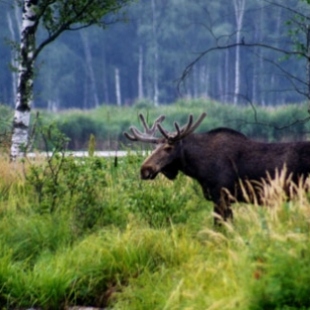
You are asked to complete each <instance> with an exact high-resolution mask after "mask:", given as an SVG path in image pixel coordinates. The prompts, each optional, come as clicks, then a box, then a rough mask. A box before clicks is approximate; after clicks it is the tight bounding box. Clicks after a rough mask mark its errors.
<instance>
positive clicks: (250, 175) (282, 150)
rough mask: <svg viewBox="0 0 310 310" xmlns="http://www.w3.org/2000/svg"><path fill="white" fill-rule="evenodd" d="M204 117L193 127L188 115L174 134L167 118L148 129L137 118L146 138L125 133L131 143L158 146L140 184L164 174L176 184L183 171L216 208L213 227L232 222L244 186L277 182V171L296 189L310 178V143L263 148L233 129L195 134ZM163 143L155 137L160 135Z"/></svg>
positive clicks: (143, 168)
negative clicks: (283, 172)
mask: <svg viewBox="0 0 310 310" xmlns="http://www.w3.org/2000/svg"><path fill="white" fill-rule="evenodd" d="M205 116H206V113H202V114H201V115H200V117H199V118H198V119H197V120H196V121H195V122H194V121H193V115H189V118H188V122H187V124H185V125H184V126H182V127H181V126H180V125H179V124H178V123H177V122H175V123H174V127H175V131H174V132H168V131H167V130H165V129H164V128H163V126H162V124H161V123H162V121H163V120H164V119H165V116H160V117H159V118H157V119H156V120H155V122H154V124H153V125H152V126H150V127H149V126H148V125H147V122H146V120H145V118H144V117H143V115H142V114H140V115H139V117H140V119H141V122H142V124H143V127H144V132H141V131H139V130H138V129H137V128H136V127H134V126H131V127H130V128H129V130H130V133H127V132H124V135H125V136H126V138H127V139H129V140H131V141H141V142H147V143H152V144H155V145H156V148H155V150H154V151H153V152H152V153H151V154H150V155H149V157H147V158H146V159H145V161H144V162H143V163H142V166H141V171H140V173H141V178H142V179H144V180H149V179H154V178H155V177H156V176H157V175H158V173H162V174H163V175H164V176H166V177H167V178H168V179H170V180H173V179H175V178H176V176H177V175H178V172H179V171H181V172H183V173H184V174H185V175H187V176H189V177H191V178H194V179H196V180H197V181H198V182H199V184H200V185H201V187H202V190H203V194H204V196H205V198H206V199H207V200H212V201H213V203H214V212H215V213H216V214H217V216H215V223H217V222H218V219H219V218H222V220H224V221H226V220H227V219H229V218H232V217H233V213H232V210H231V203H232V202H233V200H232V199H231V198H232V197H234V198H235V200H238V201H245V200H244V195H243V194H244V191H243V190H242V188H241V186H242V182H247V181H249V182H261V181H262V180H267V179H268V178H271V179H273V178H275V176H276V173H277V171H281V170H282V169H284V168H285V169H286V176H289V177H290V178H291V180H292V182H295V183H297V182H298V181H299V179H300V178H303V179H305V178H306V177H307V176H308V174H309V173H310V142H279V143H265V142H258V141H255V140H252V139H249V138H247V137H246V136H245V135H244V134H242V133H240V132H238V131H235V130H233V129H230V128H225V127H221V128H216V129H213V130H211V131H208V132H205V133H194V131H195V130H196V129H197V128H198V126H199V125H200V124H201V122H202V121H203V120H204V118H205ZM158 131H159V133H160V134H161V137H156V136H155V134H156V132H158Z"/></svg>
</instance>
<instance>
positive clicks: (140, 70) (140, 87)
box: [138, 45, 144, 100]
mask: <svg viewBox="0 0 310 310" xmlns="http://www.w3.org/2000/svg"><path fill="white" fill-rule="evenodd" d="M143 98H144V92H143V49H142V46H141V45H140V47H139V67H138V99H139V100H141V99H143Z"/></svg>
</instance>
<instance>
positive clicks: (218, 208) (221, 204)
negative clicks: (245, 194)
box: [213, 190, 233, 226]
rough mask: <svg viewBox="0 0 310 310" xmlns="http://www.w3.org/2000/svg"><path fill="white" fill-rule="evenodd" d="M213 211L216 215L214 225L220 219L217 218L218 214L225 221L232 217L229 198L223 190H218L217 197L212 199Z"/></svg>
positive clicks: (217, 224) (217, 223)
mask: <svg viewBox="0 0 310 310" xmlns="http://www.w3.org/2000/svg"><path fill="white" fill-rule="evenodd" d="M214 202H215V204H214V209H213V210H214V213H215V214H216V215H217V216H215V217H214V225H215V226H219V225H220V222H221V219H219V217H218V216H220V217H221V218H222V220H224V221H227V220H230V219H231V220H232V219H233V212H232V209H231V207H230V200H229V197H228V194H227V193H226V192H225V191H224V190H221V191H220V195H219V197H218V199H215V200H214Z"/></svg>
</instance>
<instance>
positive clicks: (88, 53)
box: [81, 31, 99, 108]
mask: <svg viewBox="0 0 310 310" xmlns="http://www.w3.org/2000/svg"><path fill="white" fill-rule="evenodd" d="M81 38H82V43H83V48H84V52H85V59H86V72H87V76H88V77H89V80H90V92H91V95H90V96H88V97H86V100H87V101H88V100H89V99H90V97H92V98H91V100H92V101H93V103H94V105H93V104H92V102H89V103H88V104H87V105H88V107H89V108H92V107H95V108H97V107H98V106H99V98H98V92H97V86H96V78H95V72H94V68H93V61H92V54H91V50H90V46H89V40H88V36H87V35H86V34H85V33H84V32H83V31H81Z"/></svg>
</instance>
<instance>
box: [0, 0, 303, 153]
mask: <svg viewBox="0 0 310 310" xmlns="http://www.w3.org/2000/svg"><path fill="white" fill-rule="evenodd" d="M0 5H1V6H2V10H1V11H0V17H1V19H0V23H1V25H0V26H1V29H2V32H1V40H0V53H1V59H2V61H1V63H0V70H1V72H2V74H1V76H0V102H1V103H4V104H6V105H8V106H9V107H13V106H14V102H15V96H16V80H17V75H16V72H15V71H14V70H11V68H10V66H11V65H14V64H15V65H16V50H15V49H14V48H12V44H13V43H12V42H18V39H19V27H20V23H21V15H20V14H21V12H20V10H19V9H18V7H16V6H15V7H13V8H12V7H11V6H10V3H9V2H6V1H3V2H1V4H0ZM308 11H309V5H308V4H307V1H296V0H289V1H286V2H285V4H282V3H281V2H280V1H278V2H277V1H272V2H270V1H260V0H247V1H245V0H234V1H228V0H220V1H213V2H208V3H206V2H205V1H202V0H199V1H195V2H190V1H185V0H171V1H169V2H167V1H161V0H152V1H147V0H141V1H137V2H133V3H132V4H131V5H129V6H126V8H125V9H124V16H125V21H122V22H116V23H113V24H111V25H109V26H108V27H107V28H104V29H102V28H98V27H91V28H86V29H82V30H80V31H71V32H67V33H64V34H63V35H62V36H60V37H59V38H58V39H57V40H56V41H55V42H53V43H52V44H50V45H49V46H48V47H47V49H46V50H45V51H44V53H42V54H41V56H40V57H39V60H38V61H37V62H36V78H35V83H34V86H35V87H34V100H33V108H34V109H43V110H46V111H50V112H57V111H60V110H66V109H71V111H70V112H69V113H70V116H69V117H68V114H66V115H65V117H63V116H64V114H63V113H62V114H53V117H52V118H53V119H57V120H58V121H59V118H61V119H62V121H61V125H60V127H61V129H62V130H63V131H64V132H65V133H66V134H67V135H69V136H70V138H71V141H72V142H71V148H73V149H77V148H79V149H80V148H83V147H85V145H86V142H87V140H88V138H89V135H90V134H91V133H93V134H95V135H96V136H100V137H101V139H102V140H107V141H110V140H111V139H112V140H115V139H120V138H121V133H122V131H123V130H125V129H127V128H128V126H129V125H130V124H132V123H136V121H137V117H135V116H136V115H137V113H138V112H139V111H140V110H141V109H142V110H144V111H146V112H147V113H148V112H149V111H150V109H152V108H153V107H157V106H159V105H160V106H161V108H160V109H158V108H157V109H155V110H154V112H153V113H151V114H152V116H153V114H154V116H156V115H157V114H158V113H163V112H166V111H167V109H166V108H164V107H163V105H167V104H168V105H169V106H171V107H170V111H169V108H168V111H169V113H170V115H171V117H170V118H171V119H170V124H171V125H172V122H173V121H174V120H175V119H173V118H172V117H175V116H176V119H177V120H180V118H181V119H183V118H184V117H186V116H184V115H183V116H177V115H179V114H181V112H184V114H188V113H195V112H196V111H197V113H200V111H201V110H206V111H207V112H208V113H209V117H210V118H209V120H210V119H211V121H208V124H207V125H206V126H205V128H203V129H210V127H211V128H212V126H218V125H219V126H230V127H233V128H236V129H239V130H240V129H241V130H242V131H244V133H245V134H248V135H250V136H255V137H260V138H264V139H271V140H276V139H278V138H282V139H283V137H284V136H286V138H288V137H292V138H294V139H300V138H304V136H305V134H307V132H308V129H307V125H305V124H306V123H305V122H304V120H307V110H306V107H305V103H307V99H308V97H309V96H308V89H309V83H308V82H307V81H308V59H307V58H306V57H304V58H302V57H300V56H299V57H297V56H296V54H295V51H301V50H302V49H306V48H307V46H308V45H307V44H308V43H309V40H308V36H307V34H308V33H307V29H308V28H307V23H308V19H307V12H308ZM308 15H309V14H308ZM288 51H289V53H288ZM202 55H203V57H201V56H202ZM199 57H201V58H199ZM197 58H198V59H199V61H197V62H195V60H196V59H197ZM193 64H194V65H193ZM192 65H193V66H192ZM185 73H186V74H185ZM184 74H185V75H184ZM198 98H200V99H198ZM201 98H203V99H204V100H203V99H201ZM185 99H186V100H185ZM187 99H190V100H192V99H194V101H191V103H190V104H189V103H188V104H187V103H186V102H189V101H188V100H187ZM195 99H198V100H196V101H195ZM211 101H213V103H210V102H211ZM208 102H209V103H208ZM215 102H217V108H216V109H214V108H213V109H212V107H214V104H215ZM283 104H286V105H288V104H293V106H294V109H293V110H294V111H292V110H287V109H286V110H287V113H288V115H287V116H285V117H283V115H282V113H280V114H279V115H278V116H277V117H274V115H275V114H274V113H272V112H271V110H267V112H266V110H260V109H259V107H266V106H268V107H278V108H277V111H279V110H281V108H282V107H283ZM115 106H116V107H123V106H126V107H131V106H134V107H136V108H137V109H136V110H135V111H133V112H132V113H131V112H128V111H126V110H125V111H124V112H117V111H115V110H114V107H115ZM180 106H182V107H183V108H181V110H180V109H179V107H180ZM186 106H187V108H184V107H186ZM210 106H211V107H210ZM237 106H238V109H237ZM254 106H255V108H254ZM173 107H175V108H176V110H177V111H179V112H172V111H171V109H172V110H173V109H174V108H173ZM72 108H75V109H82V110H83V111H84V112H83V113H81V112H80V111H76V110H75V111H74V112H72ZM240 108H241V109H243V108H244V109H243V110H240ZM91 109H99V110H95V112H94V115H95V116H93V117H89V115H91V113H92V112H90V111H93V110H91ZM257 109H258V110H257ZM86 110H90V111H88V112H87V113H86ZM220 110H221V111H222V112H220ZM210 111H211V113H210ZM234 111H235V113H234ZM262 111H264V112H262ZM2 114H3V115H4V113H2ZM114 116H115V117H114ZM116 116H117V117H116ZM128 116H129V117H128ZM221 116H222V117H221ZM48 117H49V118H50V117H51V116H50V115H49V116H48ZM268 117H269V118H270V119H268ZM63 119H65V122H63ZM216 120H217V121H216ZM59 122H60V121H59ZM291 123H294V124H295V125H297V126H299V128H297V129H296V127H295V128H294V129H289V130H290V132H288V130H287V129H286V126H287V125H289V124H291ZM245 124H246V125H245ZM263 126H267V129H261V128H262V127H263ZM259 128H260V129H259ZM279 128H285V129H286V130H285V133H284V131H282V132H281V133H275V132H274V131H277V130H278V129H279ZM292 132H293V134H292ZM108 145H111V143H110V142H108Z"/></svg>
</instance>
